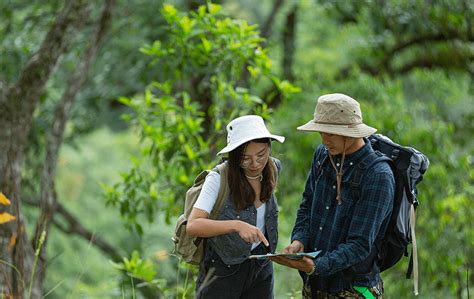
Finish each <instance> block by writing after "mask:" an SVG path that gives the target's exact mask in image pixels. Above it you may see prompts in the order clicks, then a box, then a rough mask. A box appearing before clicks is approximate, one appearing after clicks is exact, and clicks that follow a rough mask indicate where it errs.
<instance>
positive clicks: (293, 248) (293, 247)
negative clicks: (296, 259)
mask: <svg viewBox="0 0 474 299" xmlns="http://www.w3.org/2000/svg"><path fill="white" fill-rule="evenodd" d="M303 250H304V245H303V243H301V242H300V241H298V240H294V241H293V242H292V243H291V244H290V245H288V246H286V247H285V248H284V249H283V253H297V252H303Z"/></svg>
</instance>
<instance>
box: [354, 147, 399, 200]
mask: <svg viewBox="0 0 474 299" xmlns="http://www.w3.org/2000/svg"><path fill="white" fill-rule="evenodd" d="M382 161H386V162H388V164H389V165H390V167H392V165H391V163H392V160H390V158H388V157H386V156H385V155H384V154H382V153H381V152H379V151H374V152H372V153H370V154H369V155H367V156H366V157H365V158H364V159H363V160H362V161H360V162H359V163H358V164H357V168H356V169H355V170H354V174H353V175H352V178H351V181H350V188H351V190H350V191H351V193H352V194H353V195H354V197H355V198H356V200H357V199H359V198H360V189H361V185H362V181H363V179H364V175H365V173H366V172H367V171H368V170H369V169H370V168H371V167H372V166H374V165H375V164H377V163H379V162H382Z"/></svg>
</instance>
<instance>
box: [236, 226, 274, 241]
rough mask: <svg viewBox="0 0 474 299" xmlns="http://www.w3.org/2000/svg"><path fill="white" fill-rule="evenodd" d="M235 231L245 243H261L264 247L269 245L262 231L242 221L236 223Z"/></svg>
mask: <svg viewBox="0 0 474 299" xmlns="http://www.w3.org/2000/svg"><path fill="white" fill-rule="evenodd" d="M236 231H237V232H238V233H239V236H240V237H241V238H242V239H243V240H244V241H245V242H248V243H258V242H260V241H261V242H262V243H263V244H265V246H268V245H269V243H268V241H267V239H266V238H265V236H264V235H263V233H262V231H261V230H260V229H259V228H258V227H256V226H253V225H251V224H248V223H246V222H243V221H237V227H236Z"/></svg>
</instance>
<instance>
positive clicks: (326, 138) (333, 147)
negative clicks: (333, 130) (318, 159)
mask: <svg viewBox="0 0 474 299" xmlns="http://www.w3.org/2000/svg"><path fill="white" fill-rule="evenodd" d="M319 135H321V139H322V141H323V144H324V145H325V146H326V148H327V149H328V151H329V153H330V154H331V155H333V156H334V155H339V154H342V152H343V151H344V148H346V149H347V148H348V147H349V146H350V145H351V141H352V140H351V139H352V138H348V137H345V136H341V135H335V134H328V133H322V132H319Z"/></svg>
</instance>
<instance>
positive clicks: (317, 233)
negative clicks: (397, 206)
mask: <svg viewBox="0 0 474 299" xmlns="http://www.w3.org/2000/svg"><path fill="white" fill-rule="evenodd" d="M325 150H326V149H325V148H324V146H323V145H320V146H319V147H318V148H317V150H316V152H315V154H314V157H313V163H312V166H311V171H310V172H309V175H308V178H307V180H306V186H305V190H304V192H303V198H302V201H301V204H300V207H299V209H298V212H297V219H296V224H295V227H294V229H293V233H292V241H293V240H299V241H301V242H302V243H303V244H304V245H305V251H307V252H310V251H313V250H321V251H322V252H321V254H320V256H319V258H317V259H316V260H315V264H316V271H315V272H314V274H313V275H312V276H313V277H312V278H311V280H312V282H313V285H315V286H316V288H317V289H321V290H324V291H328V292H340V291H343V290H351V289H352V285H362V286H367V287H372V286H375V285H377V284H378V283H380V281H381V278H380V273H379V271H378V268H375V271H373V270H372V271H369V272H368V273H365V274H362V275H357V278H356V279H355V278H354V277H353V276H350V275H349V274H348V271H347V270H348V269H350V268H351V267H352V266H354V265H357V264H358V263H360V262H362V261H364V260H365V259H366V258H367V257H368V256H369V254H370V252H371V250H373V246H374V241H375V240H376V239H377V238H380V237H381V236H383V234H384V233H385V230H386V228H387V224H388V220H389V219H390V215H391V212H392V206H393V196H394V192H395V190H394V189H395V180H394V177H393V173H392V171H391V169H390V166H389V165H388V164H387V163H385V162H381V163H377V164H375V165H373V166H372V167H371V168H370V169H369V170H366V173H365V174H364V180H363V181H362V183H361V186H360V198H359V199H358V200H356V199H355V198H353V194H352V193H351V190H350V182H351V176H352V175H353V174H354V170H355V168H356V167H357V165H358V163H359V162H360V161H361V160H363V159H364V157H365V156H366V155H367V154H369V153H370V152H373V149H372V147H371V145H370V142H368V141H367V140H365V146H363V147H362V148H361V149H359V150H358V151H356V152H354V153H352V154H350V155H346V157H345V161H344V164H343V171H344V173H343V177H342V184H341V195H342V204H340V205H338V204H337V201H336V192H337V187H336V172H335V170H334V168H333V167H332V166H331V164H330V163H329V161H328V160H329V159H326V162H325V163H323V165H322V166H321V169H322V171H320V169H319V167H318V161H319V159H320V155H321V154H322V152H323V151H325ZM340 162H341V156H340V155H338V156H335V157H334V163H336V166H338V167H340ZM345 270H346V271H345Z"/></svg>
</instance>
